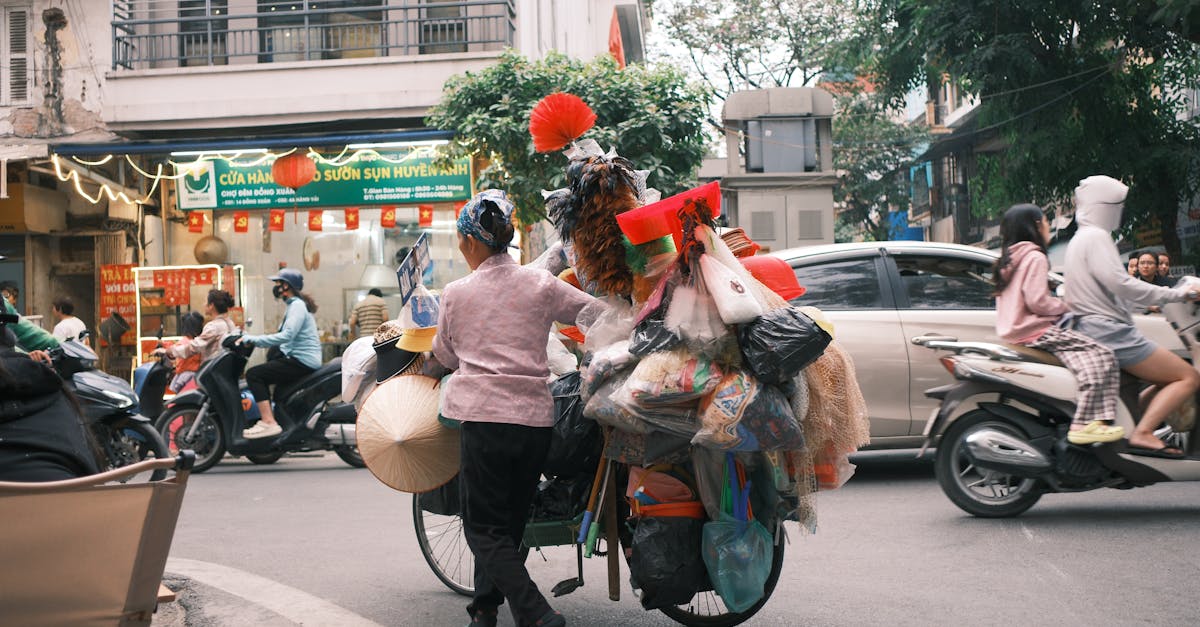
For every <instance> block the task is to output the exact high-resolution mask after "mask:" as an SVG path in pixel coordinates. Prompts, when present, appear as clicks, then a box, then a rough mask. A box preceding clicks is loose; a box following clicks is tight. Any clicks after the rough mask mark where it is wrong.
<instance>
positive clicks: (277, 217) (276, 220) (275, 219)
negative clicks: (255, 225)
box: [267, 209, 283, 231]
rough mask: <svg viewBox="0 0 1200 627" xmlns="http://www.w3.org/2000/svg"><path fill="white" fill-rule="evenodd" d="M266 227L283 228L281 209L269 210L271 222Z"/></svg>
mask: <svg viewBox="0 0 1200 627" xmlns="http://www.w3.org/2000/svg"><path fill="white" fill-rule="evenodd" d="M267 228H269V229H270V230H272V231H282V230H283V209H272V210H271V224H270V225H269V226H268V227H267Z"/></svg>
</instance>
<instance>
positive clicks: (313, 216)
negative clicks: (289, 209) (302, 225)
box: [308, 209, 325, 231]
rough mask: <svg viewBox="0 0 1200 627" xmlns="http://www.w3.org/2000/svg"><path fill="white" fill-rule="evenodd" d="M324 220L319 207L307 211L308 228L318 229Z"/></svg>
mask: <svg viewBox="0 0 1200 627" xmlns="http://www.w3.org/2000/svg"><path fill="white" fill-rule="evenodd" d="M324 220H325V212H324V211H322V210H320V209H314V210H313V211H309V212H308V230H310V231H320V230H321V225H322V224H323V223H324Z"/></svg>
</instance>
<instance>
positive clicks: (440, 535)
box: [412, 494, 475, 597]
mask: <svg viewBox="0 0 1200 627" xmlns="http://www.w3.org/2000/svg"><path fill="white" fill-rule="evenodd" d="M419 497H420V495H418V494H414V495H413V499H412V504H413V528H414V530H415V531H416V533H417V545H418V546H420V547H421V555H422V556H424V557H425V562H426V563H427V564H429V568H430V570H432V571H433V574H434V575H437V578H438V579H439V580H441V582H442V583H443V584H445V585H446V587H447V588H450V589H451V590H453V591H455V592H457V593H458V594H461V595H463V596H468V597H469V596H471V595H472V594H474V593H475V554H474V553H471V547H469V546H467V537H466V535H464V534H463V521H462V518H461V517H460V516H459V515H457V514H454V515H450V516H443V515H441V514H435V513H433V512H427V511H425V510H424V509H423V508H422V507H421V499H420V498H419Z"/></svg>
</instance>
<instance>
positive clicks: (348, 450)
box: [333, 446, 367, 468]
mask: <svg viewBox="0 0 1200 627" xmlns="http://www.w3.org/2000/svg"><path fill="white" fill-rule="evenodd" d="M333 452H334V453H337V456H338V457H341V458H342V461H344V462H346V463H347V464H350V465H351V466H353V467H355V468H366V467H367V462H365V461H363V458H362V454H361V453H359V452H358V447H357V446H339V447H337V448H335V449H333Z"/></svg>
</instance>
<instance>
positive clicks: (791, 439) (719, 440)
mask: <svg viewBox="0 0 1200 627" xmlns="http://www.w3.org/2000/svg"><path fill="white" fill-rule="evenodd" d="M700 425H701V426H700V429H699V431H698V432H697V433H696V436H695V437H694V438H692V444H696V445H698V446H706V447H709V448H715V449H725V450H737V451H774V450H784V449H800V448H803V447H804V434H803V432H801V430H800V425H799V424H798V423H797V421H796V418H795V416H793V415H792V410H791V407H790V406H789V405H788V402H787V398H786V397H785V396H784V395H783V392H781V391H780V390H779V389H778V388H776V387H774V386H770V385H763V384H762V383H761V382H759V381H758V380H756V379H755V378H754V377H752V376H750V375H748V374H747V373H745V372H741V371H734V372H731V373H728V374H726V375H725V377H724V378H723V379H721V382H720V383H719V384H718V385H717V387H716V389H715V390H714V391H713V393H712V394H711V395H710V396H708V397H706V399H705V401H704V402H703V403H702V404H701V408H700Z"/></svg>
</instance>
